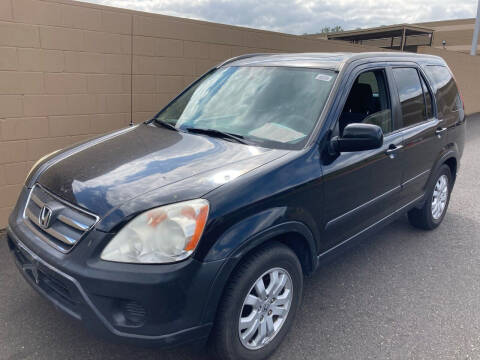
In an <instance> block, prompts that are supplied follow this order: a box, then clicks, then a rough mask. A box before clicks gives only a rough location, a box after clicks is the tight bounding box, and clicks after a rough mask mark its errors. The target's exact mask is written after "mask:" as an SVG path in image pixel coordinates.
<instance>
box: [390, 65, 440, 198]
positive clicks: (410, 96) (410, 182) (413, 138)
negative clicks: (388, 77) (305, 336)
mask: <svg viewBox="0 0 480 360" xmlns="http://www.w3.org/2000/svg"><path fill="white" fill-rule="evenodd" d="M391 71H392V74H393V79H394V81H395V85H396V90H397V101H398V102H399V105H400V112H401V123H400V126H401V130H402V133H403V146H404V149H403V157H402V165H403V174H402V187H403V191H402V204H401V205H404V204H406V203H409V202H411V201H414V200H416V199H417V198H419V197H420V196H422V195H423V193H424V192H425V188H426V185H427V181H428V179H429V176H430V173H431V171H432V167H433V165H434V163H435V160H436V159H438V157H439V156H440V153H441V151H442V148H443V146H444V144H445V141H446V137H445V135H446V133H445V131H446V128H445V127H444V124H442V121H441V120H439V119H438V118H437V116H436V111H435V106H434V103H435V101H434V98H433V96H432V93H433V92H432V89H431V88H430V86H429V85H428V83H427V82H426V81H425V75H424V74H423V73H422V72H421V71H420V69H419V68H418V67H417V66H416V65H411V66H407V65H405V66H403V65H402V66H396V67H393V68H392V70H391ZM399 207H400V206H399Z"/></svg>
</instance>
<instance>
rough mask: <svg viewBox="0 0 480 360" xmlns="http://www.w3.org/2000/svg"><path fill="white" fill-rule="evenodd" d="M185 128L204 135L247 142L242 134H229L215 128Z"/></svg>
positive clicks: (241, 142) (242, 142)
mask: <svg viewBox="0 0 480 360" xmlns="http://www.w3.org/2000/svg"><path fill="white" fill-rule="evenodd" d="M185 130H187V131H188V132H192V133H198V134H205V135H210V136H214V137H219V138H223V139H230V140H234V141H236V142H238V143H240V144H248V142H247V141H246V140H245V138H244V137H243V136H242V135H237V134H231V133H228V132H225V131H220V130H216V129H202V128H193V127H189V128H186V129H185Z"/></svg>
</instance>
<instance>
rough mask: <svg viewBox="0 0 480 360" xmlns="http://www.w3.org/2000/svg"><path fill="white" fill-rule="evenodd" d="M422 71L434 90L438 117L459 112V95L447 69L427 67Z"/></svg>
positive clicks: (434, 66) (436, 66)
mask: <svg viewBox="0 0 480 360" xmlns="http://www.w3.org/2000/svg"><path fill="white" fill-rule="evenodd" d="M424 69H425V72H426V73H427V75H428V77H429V78H430V80H431V81H432V82H433V87H434V88H435V89H436V93H435V96H436V99H437V104H438V113H439V115H446V114H448V113H450V112H454V111H458V110H460V108H461V106H462V105H461V104H462V102H461V99H460V94H459V93H458V88H457V84H455V80H454V79H453V76H452V74H451V73H450V71H449V70H448V68H447V67H446V66H441V65H428V66H425V67H424Z"/></svg>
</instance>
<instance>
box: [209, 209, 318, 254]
mask: <svg viewBox="0 0 480 360" xmlns="http://www.w3.org/2000/svg"><path fill="white" fill-rule="evenodd" d="M286 212H287V209H286V208H285V207H276V208H271V209H268V210H264V211H262V212H260V213H257V214H255V215H252V216H250V217H247V218H245V219H243V220H242V221H240V222H239V223H237V224H235V225H233V226H232V227H231V228H229V229H228V230H227V231H226V232H225V233H224V234H222V236H221V237H220V238H219V239H218V240H217V241H216V242H215V244H214V245H213V246H212V248H211V249H210V250H209V251H208V253H207V254H206V256H205V258H204V261H206V262H208V261H217V260H221V259H225V258H230V257H232V256H233V257H238V256H240V257H241V256H243V254H245V253H246V252H248V251H250V250H251V249H253V248H255V247H257V246H258V245H260V244H261V243H262V242H264V241H266V240H268V239H271V238H273V237H275V236H278V235H281V234H285V233H289V232H293V233H297V234H299V235H301V236H302V237H303V238H304V239H305V240H306V241H307V243H308V248H309V250H310V252H311V254H312V256H313V257H316V253H317V247H316V245H315V240H314V236H313V234H312V232H311V230H310V229H309V227H308V226H307V225H305V224H304V223H303V222H301V221H296V220H281V219H285V214H286Z"/></svg>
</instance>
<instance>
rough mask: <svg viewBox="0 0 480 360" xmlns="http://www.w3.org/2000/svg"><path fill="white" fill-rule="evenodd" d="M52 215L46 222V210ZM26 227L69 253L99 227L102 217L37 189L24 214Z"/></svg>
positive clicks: (34, 188) (40, 188) (38, 186)
mask: <svg viewBox="0 0 480 360" xmlns="http://www.w3.org/2000/svg"><path fill="white" fill-rule="evenodd" d="M44 208H46V209H47V210H48V211H49V212H50V216H49V217H48V221H46V222H45V217H44V218H43V219H42V209H44ZM23 218H24V221H25V224H26V225H27V226H28V227H29V228H30V230H32V231H33V232H34V233H35V234H36V235H37V236H38V237H39V238H40V239H42V240H43V241H45V242H46V243H48V244H50V245H52V246H53V247H55V248H56V249H58V250H60V251H62V252H68V251H70V250H71V249H72V247H73V246H74V245H75V244H76V243H77V242H78V241H79V240H80V239H81V238H82V237H83V236H84V235H85V234H86V233H87V232H88V231H89V230H90V229H91V228H92V227H93V226H94V225H95V223H96V222H97V221H98V217H97V216H95V215H93V214H90V213H88V212H86V211H84V210H82V209H79V208H77V207H76V206H73V205H71V204H69V203H67V202H66V201H64V200H62V199H60V198H58V197H57V196H55V195H53V194H52V193H50V192H49V191H47V190H46V189H44V188H43V187H41V186H40V185H38V184H37V185H35V186H34V187H33V188H32V190H31V192H30V196H29V198H28V200H27V204H26V206H25V212H24V214H23Z"/></svg>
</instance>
